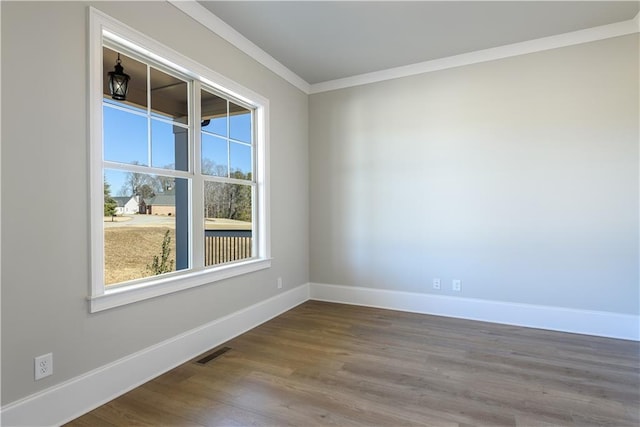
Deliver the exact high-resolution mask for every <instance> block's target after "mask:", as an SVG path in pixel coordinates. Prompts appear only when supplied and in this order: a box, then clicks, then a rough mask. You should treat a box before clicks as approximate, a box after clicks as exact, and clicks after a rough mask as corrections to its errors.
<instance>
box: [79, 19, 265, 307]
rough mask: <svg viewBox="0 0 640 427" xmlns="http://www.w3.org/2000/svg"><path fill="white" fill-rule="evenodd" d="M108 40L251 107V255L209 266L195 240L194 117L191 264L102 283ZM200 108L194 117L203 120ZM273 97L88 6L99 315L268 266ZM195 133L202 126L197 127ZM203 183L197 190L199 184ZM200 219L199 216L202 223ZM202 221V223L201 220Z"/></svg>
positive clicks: (196, 136) (92, 300)
mask: <svg viewBox="0 0 640 427" xmlns="http://www.w3.org/2000/svg"><path fill="white" fill-rule="evenodd" d="M103 38H105V39H108V40H111V41H114V42H115V43H117V44H119V45H122V46H125V47H126V48H127V49H129V50H131V51H132V52H137V53H138V54H140V55H142V56H144V57H149V58H151V59H152V60H153V61H155V62H158V63H160V64H163V65H164V66H167V67H169V68H171V69H174V70H176V71H177V72H179V73H180V74H183V75H185V76H188V77H189V78H190V79H193V82H194V84H193V85H192V86H193V88H192V93H191V95H193V93H195V91H199V90H200V88H201V87H202V88H204V89H206V88H209V89H214V90H216V91H218V92H220V93H222V94H225V96H229V97H230V98H232V99H233V98H235V99H237V100H239V101H241V102H242V103H244V104H246V105H247V106H250V107H251V108H252V109H254V120H255V125H254V128H255V145H254V175H255V180H256V184H255V186H254V188H255V190H254V192H255V196H254V199H253V201H254V202H253V212H254V220H253V231H252V233H253V235H254V236H255V239H254V240H255V241H256V244H254V248H255V250H256V254H255V256H254V257H252V258H250V259H247V260H243V261H237V262H234V263H230V264H222V265H219V266H209V267H206V268H205V267H204V265H200V264H203V262H202V260H203V259H204V238H202V239H199V238H194V236H195V234H196V233H197V232H198V231H199V229H200V227H201V228H202V231H203V233H202V236H204V206H203V202H202V200H201V199H202V195H201V194H200V193H201V190H202V188H201V187H202V185H201V184H198V182H201V181H202V178H199V177H198V175H199V173H200V162H199V159H200V156H199V151H200V132H199V126H197V125H196V124H195V122H197V123H199V120H194V119H192V120H191V122H192V123H191V124H190V132H191V134H192V140H193V145H192V149H193V150H194V151H195V153H194V155H193V156H194V157H192V159H194V158H195V159H197V160H198V161H195V162H193V163H195V164H193V165H192V170H190V171H189V173H188V175H190V176H189V178H191V179H192V182H193V183H195V184H194V185H193V187H196V188H192V197H191V200H192V204H191V210H192V211H193V212H192V215H191V222H192V223H193V224H192V228H191V230H192V233H193V235H192V239H191V242H190V248H191V250H192V251H193V252H194V253H193V258H192V259H193V262H194V265H192V266H191V268H190V269H189V270H187V271H185V272H180V271H178V272H175V273H171V274H167V275H166V276H165V275H163V276H159V277H157V278H156V277H151V278H147V279H144V280H138V281H132V282H131V283H127V282H125V283H124V284H122V285H118V286H113V287H111V286H110V287H105V283H104V224H103V215H104V208H103V203H104V191H103V165H104V163H103V148H102V147H103V141H102V99H103V92H102V79H103V76H102V72H103V68H102V47H103ZM199 108H200V106H199V105H196V106H195V110H196V111H192V112H191V113H190V114H191V115H192V117H194V118H195V117H200V111H199ZM268 126H269V100H268V99H266V98H264V97H263V96H261V95H259V94H257V93H255V92H253V91H251V90H250V89H247V88H245V87H243V86H241V85H239V84H237V83H235V82H234V81H232V80H230V79H228V78H226V77H224V76H222V75H220V74H218V73H216V72H215V71H212V70H210V69H208V68H207V67H205V66H202V65H200V64H199V63H197V62H195V61H193V60H191V59H189V58H187V57H185V56H184V55H182V54H180V53H178V52H176V51H174V50H172V49H170V48H168V47H166V46H164V45H162V44H160V43H158V42H156V41H155V40H153V39H151V38H149V37H147V36H145V35H144V34H142V33H140V32H138V31H136V30H134V29H132V28H131V27H128V26H126V25H124V24H122V23H120V22H119V21H117V20H115V19H113V18H111V17H109V16H108V15H105V14H104V13H102V12H100V11H98V10H96V9H94V8H89V135H88V136H89V138H88V139H89V166H90V167H89V174H90V196H89V197H90V204H91V206H90V214H91V220H90V226H91V230H90V236H91V245H90V248H91V288H90V294H89V296H88V300H89V310H90V312H92V313H93V312H97V311H102V310H106V309H109V308H113V307H118V306H122V305H125V304H130V303H134V302H137V301H142V300H146V299H149V298H154V297H158V296H161V295H166V294H170V293H173V292H177V291H180V290H183V289H189V288H192V287H195V286H201V285H205V284H209V283H213V282H216V281H219V280H223V279H227V278H230V277H235V276H238V275H242V274H247V273H251V272H255V271H258V270H262V269H266V268H269V267H271V254H270V248H271V245H270V230H269V186H268V182H269V171H268V165H269V141H268V136H269V129H268ZM196 130H198V131H196ZM197 187H200V188H197ZM200 220H201V221H200ZM197 222H202V224H201V226H198V225H196V223H197Z"/></svg>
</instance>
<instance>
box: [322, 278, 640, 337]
mask: <svg viewBox="0 0 640 427" xmlns="http://www.w3.org/2000/svg"><path fill="white" fill-rule="evenodd" d="M310 287H311V299H312V300H318V301H328V302H338V303H343V304H353V305H363V306H368V307H379V308H386V309H390V310H400V311H408V312H413V313H423V314H434V315H438V316H447V317H457V318H461V319H470V320H480V321H484V322H493V323H503V324H508V325H517V326H526V327H530V328H539V329H548V330H553V331H562V332H571V333H576V334H585V335H595V336H602V337H609V338H620V339H625V340H634V341H640V316H634V315H629V314H619V313H611V312H606V311H590V310H576V309H571V308H563V307H551V306H543V305H532V304H516V303H508V302H498V301H489V300H480V299H470V298H460V297H452V296H443V295H434V294H420V293H413V292H401V291H391V290H382V289H373V288H361V287H355V286H340V285H328V284H322V283H311V284H310Z"/></svg>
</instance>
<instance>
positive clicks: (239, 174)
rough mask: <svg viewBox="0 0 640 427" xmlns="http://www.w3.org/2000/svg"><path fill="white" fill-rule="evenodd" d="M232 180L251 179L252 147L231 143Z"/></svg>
mask: <svg viewBox="0 0 640 427" xmlns="http://www.w3.org/2000/svg"><path fill="white" fill-rule="evenodd" d="M229 159H230V160H229V161H230V165H229V166H230V170H231V178H237V179H251V146H249V145H245V144H238V143H237V142H231V143H229Z"/></svg>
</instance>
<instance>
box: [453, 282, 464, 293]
mask: <svg viewBox="0 0 640 427" xmlns="http://www.w3.org/2000/svg"><path fill="white" fill-rule="evenodd" d="M452 289H453V290H454V291H456V292H460V291H461V290H462V281H461V280H457V279H456V280H454V281H453V286H452Z"/></svg>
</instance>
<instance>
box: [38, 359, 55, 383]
mask: <svg viewBox="0 0 640 427" xmlns="http://www.w3.org/2000/svg"><path fill="white" fill-rule="evenodd" d="M34 365H35V366H34V367H35V379H36V381H37V380H39V379H42V378H44V377H48V376H49V375H51V374H53V353H47V354H43V355H42V356H38V357H36V358H35V359H34Z"/></svg>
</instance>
